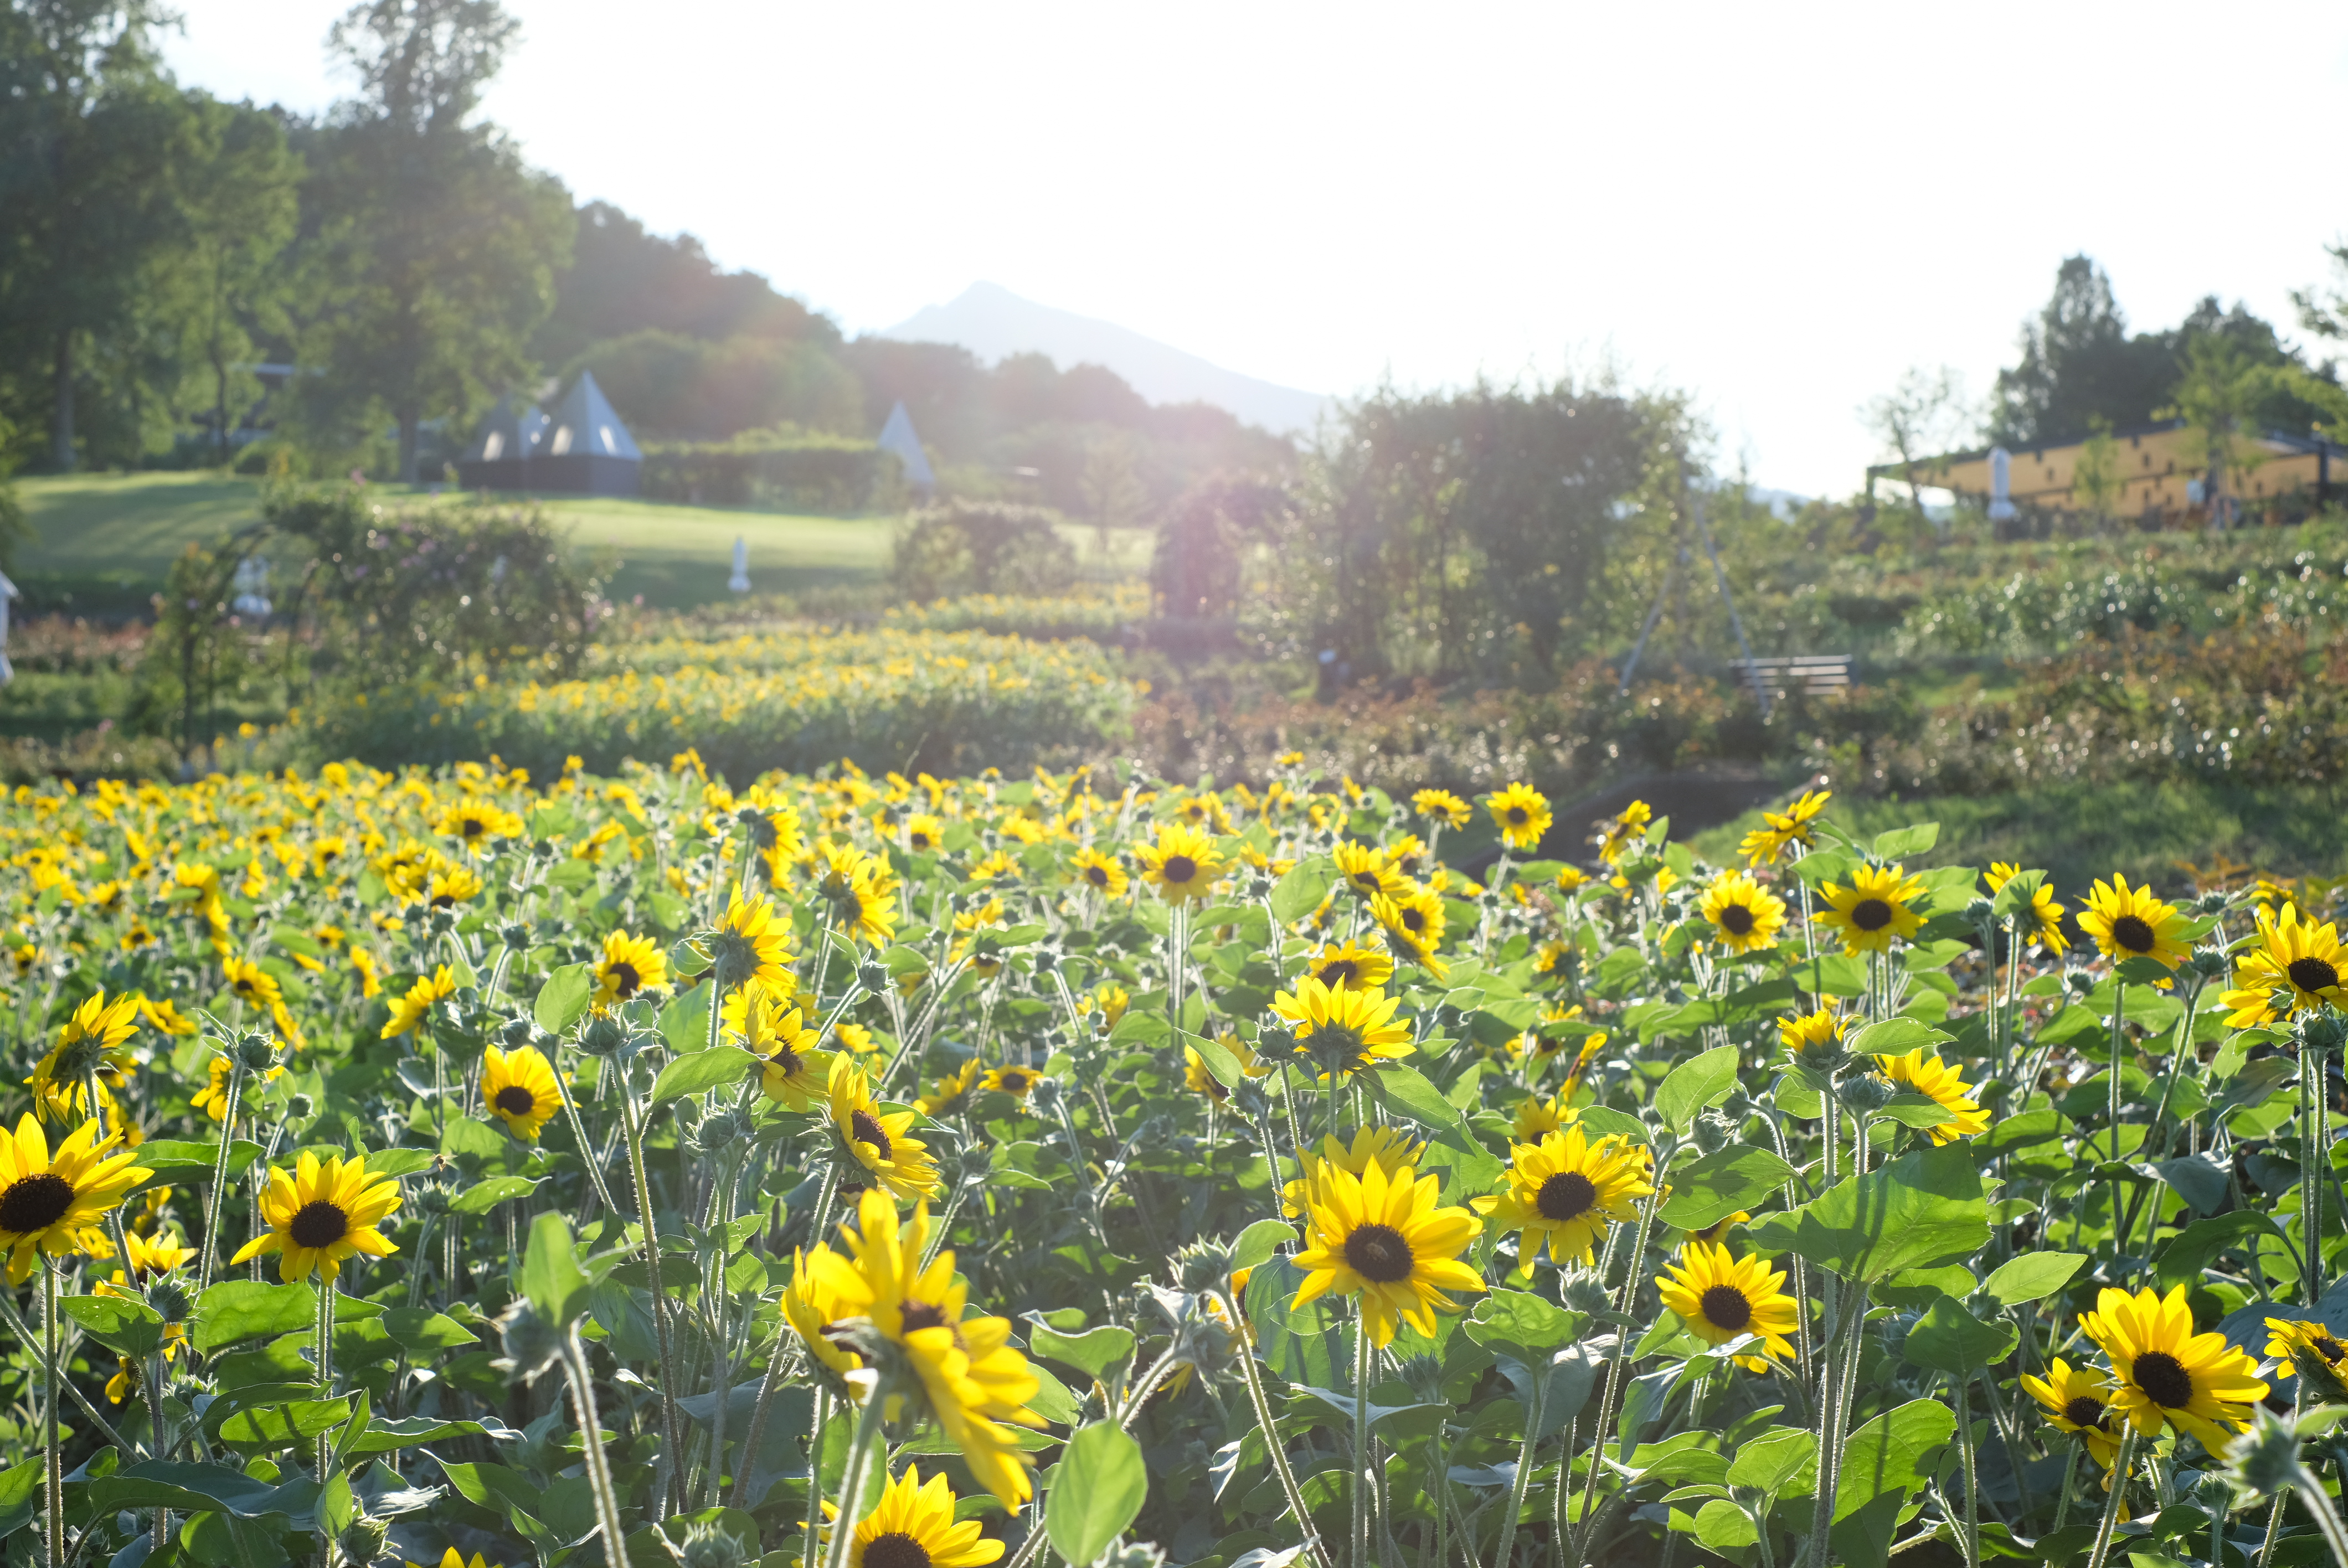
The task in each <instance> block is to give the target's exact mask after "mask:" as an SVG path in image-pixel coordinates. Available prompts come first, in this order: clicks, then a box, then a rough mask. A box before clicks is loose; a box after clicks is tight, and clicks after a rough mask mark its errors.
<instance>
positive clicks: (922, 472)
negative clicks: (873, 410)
mask: <svg viewBox="0 0 2348 1568" xmlns="http://www.w3.org/2000/svg"><path fill="white" fill-rule="evenodd" d="M873 445H874V446H878V447H880V450H881V451H883V452H893V453H895V454H896V455H897V460H898V461H899V462H900V463H902V464H903V465H904V466H905V482H906V483H907V484H909V485H912V486H914V487H917V488H919V489H923V490H927V489H930V488H932V487H934V486H935V485H936V484H937V482H938V477H937V476H936V475H935V474H933V473H932V472H930V460H929V458H927V457H926V456H922V438H921V437H920V436H916V435H914V434H913V416H912V415H910V414H908V413H906V412H905V405H904V401H903V399H899V400H898V403H897V406H896V407H894V408H892V409H891V410H890V411H889V423H887V424H886V425H882V426H880V440H879V441H877V442H875V443H873Z"/></svg>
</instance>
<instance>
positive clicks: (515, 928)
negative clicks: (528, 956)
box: [498, 920, 530, 953]
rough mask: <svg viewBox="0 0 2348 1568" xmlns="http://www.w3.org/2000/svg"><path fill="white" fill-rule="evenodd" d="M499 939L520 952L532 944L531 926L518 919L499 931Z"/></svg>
mask: <svg viewBox="0 0 2348 1568" xmlns="http://www.w3.org/2000/svg"><path fill="white" fill-rule="evenodd" d="M498 940H499V941H500V942H503V943H504V944H505V945H506V946H507V947H509V948H512V949H513V950H514V951H515V952H517V953H519V952H520V951H521V950H522V949H523V948H527V947H529V946H530V927H528V926H525V925H523V924H522V923H521V922H520V921H519V920H516V921H514V922H513V923H512V924H511V925H509V926H506V927H502V928H501V929H500V930H499V932H498Z"/></svg>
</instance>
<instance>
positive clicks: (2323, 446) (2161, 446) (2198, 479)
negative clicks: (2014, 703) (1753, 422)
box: [1867, 419, 2348, 528]
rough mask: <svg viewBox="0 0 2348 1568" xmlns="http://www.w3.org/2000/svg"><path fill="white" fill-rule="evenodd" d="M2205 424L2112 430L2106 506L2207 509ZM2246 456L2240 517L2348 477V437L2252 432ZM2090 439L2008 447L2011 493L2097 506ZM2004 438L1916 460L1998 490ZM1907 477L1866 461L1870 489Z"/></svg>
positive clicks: (2150, 518)
mask: <svg viewBox="0 0 2348 1568" xmlns="http://www.w3.org/2000/svg"><path fill="white" fill-rule="evenodd" d="M2201 446H2202V437H2201V435H2200V433H2199V431H2197V430H2195V429H2193V428H2192V427H2190V426H2188V425H2187V424H2186V423H2185V422H2184V421H2183V420H2181V419H2172V420H2168V421H2167V422H2166V423H2163V424H2159V425H2145V426H2143V427H2142V428H2139V429H2135V430H2125V431H2114V432H2113V433H2112V456H2113V458H2114V464H2113V469H2114V472H2113V480H2114V488H2115V492H2116V493H2115V495H2114V496H2113V497H2112V498H2111V499H2110V500H2109V501H2108V502H2107V503H2106V505H2105V507H2103V510H2104V511H2105V512H2106V514H2107V515H2108V516H2110V517H2113V518H2121V519H2126V520H2131V521H2137V522H2139V523H2140V524H2141V525H2142V526H2144V527H2147V528H2164V527H2167V528H2175V527H2184V526H2191V525H2194V524H2198V523H2202V522H2206V521H2208V520H2209V497H2208V495H2207V494H2206V489H2207V483H2208V478H2209V468H2208V464H2207V462H2206V460H2205V459H2204V457H2203V456H2202V452H2201ZM2241 446H2242V450H2241V452H2240V461H2239V462H2238V463H2237V465H2236V466H2235V467H2234V470H2233V471H2232V472H2230V473H2229V474H2228V475H2227V477H2226V482H2225V493H2226V495H2228V496H2229V497H2231V498H2232V499H2233V501H2234V510H2235V512H2236V514H2237V516H2238V518H2240V520H2243V521H2251V520H2257V519H2258V518H2259V515H2260V513H2262V512H2266V511H2269V510H2275V509H2280V508H2281V504H2283V503H2286V502H2295V503H2297V504H2298V505H2300V506H2304V505H2306V504H2308V503H2311V502H2312V503H2313V504H2315V505H2319V506H2320V505H2322V503H2323V502H2325V501H2327V500H2329V499H2332V498H2333V495H2334V493H2335V492H2334V488H2333V487H2334V486H2335V485H2336V484H2337V483H2340V482H2342V481H2348V463H2343V460H2348V447H2342V446H2335V445H2333V443H2331V442H2329V441H2324V440H2321V439H2318V438H2316V437H2313V436H2284V435H2280V434H2269V435H2265V436H2253V437H2250V438H2247V439H2245V440H2244V441H2243V442H2242V444H2241ZM2086 449H2087V444H2086V442H2085V441H2073V442H2069V443H2067V444H2065V445H2063V446H2034V447H2023V448H2019V449H2016V450H2013V451H2011V452H2009V453H2007V455H2006V456H2007V498H2008V499H2009V500H2011V501H2012V502H2013V505H2014V506H2015V507H2017V508H2018V509H2020V510H2021V511H2023V512H2025V513H2029V512H2037V513H2042V514H2043V513H2065V514H2072V515H2078V514H2084V513H2086V512H2087V511H2089V510H2090V509H2091V508H2090V507H2088V506H2087V505H2086V503H2085V501H2084V500H2082V499H2080V498H2079V497H2075V495H2074V494H2073V493H2072V492H2073V487H2074V486H2075V483H2076V481H2077V478H2078V472H2079V460H2080V456H2081V455H2082V454H2083V453H2085V451H2086ZM1996 450H1997V448H1994V447H1992V448H1989V449H1988V450H1985V451H1980V452H1960V453H1952V454H1950V455H1948V456H1940V457H1931V458H1927V459H1925V460H1923V461H1922V462H1920V463H1918V464H1917V465H1916V478H1917V481H1918V482H1919V483H1920V484H1923V485H1928V486H1932V487H1939V488H1942V489H1947V490H1951V491H1953V492H1954V493H1956V494H1957V495H1959V496H1961V497H1965V498H1966V499H1968V500H1979V501H1988V500H1990V499H1991V498H1992V497H1993V481H1992V477H1991V471H1992V465H1993V456H1994V454H1995V452H1996ZM1907 477H1908V471H1907V469H1906V468H1905V467H1904V466H1902V465H1900V464H1898V463H1886V464H1882V465H1879V466H1876V467H1873V468H1869V470H1868V471H1867V478H1868V488H1869V491H1870V492H1871V491H1872V490H1873V489H1874V487H1875V481H1876V480H1878V479H1900V480H1905V479H1906V478H1907Z"/></svg>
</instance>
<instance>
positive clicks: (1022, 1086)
mask: <svg viewBox="0 0 2348 1568" xmlns="http://www.w3.org/2000/svg"><path fill="white" fill-rule="evenodd" d="M1028 1082H1029V1080H1028V1077H1027V1075H1026V1074H1025V1073H1024V1072H1020V1071H1016V1070H1014V1071H1010V1072H1006V1073H1004V1075H1003V1087H1004V1088H1005V1089H1007V1090H1009V1091H1011V1092H1012V1093H1014V1094H1024V1093H1025V1092H1026V1091H1027V1085H1028Z"/></svg>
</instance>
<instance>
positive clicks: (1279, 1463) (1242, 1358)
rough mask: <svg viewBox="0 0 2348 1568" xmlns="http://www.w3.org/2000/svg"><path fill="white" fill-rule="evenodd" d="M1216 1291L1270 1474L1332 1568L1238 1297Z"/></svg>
mask: <svg viewBox="0 0 2348 1568" xmlns="http://www.w3.org/2000/svg"><path fill="white" fill-rule="evenodd" d="M1216 1294H1217V1295H1219V1296H1221V1297H1222V1298H1223V1308H1224V1310H1225V1311H1227V1312H1229V1313H1230V1314H1231V1321H1232V1322H1233V1323H1234V1324H1237V1325H1239V1326H1240V1333H1241V1336H1242V1340H1241V1345H1240V1354H1239V1357H1238V1360H1239V1364H1240V1375H1241V1377H1242V1378H1244V1379H1245V1380H1246V1382H1247V1391H1248V1401H1249V1402H1250V1403H1251V1404H1252V1405H1253V1406H1254V1407H1255V1419H1256V1425H1257V1426H1259V1427H1261V1428H1262V1430H1263V1447H1264V1452H1265V1453H1266V1455H1268V1456H1269V1457H1270V1458H1271V1460H1272V1473H1273V1474H1275V1475H1277V1476H1278V1477H1279V1478H1280V1490H1281V1492H1282V1495H1283V1496H1284V1497H1286V1498H1287V1500H1288V1516H1289V1518H1291V1519H1292V1520H1294V1521H1295V1522H1296V1527H1297V1528H1298V1529H1299V1530H1301V1531H1303V1532H1304V1549H1305V1551H1306V1552H1308V1553H1311V1554H1312V1557H1313V1563H1315V1564H1316V1565H1317V1568H1336V1565H1335V1564H1334V1563H1331V1562H1330V1561H1329V1549H1328V1547H1327V1546H1325V1545H1323V1543H1322V1541H1321V1532H1319V1531H1318V1530H1315V1529H1314V1528H1313V1511H1312V1510H1311V1509H1308V1508H1306V1507H1305V1506H1304V1493H1303V1491H1300V1490H1299V1489H1298V1487H1297V1484H1296V1472H1295V1471H1293V1470H1291V1469H1290V1468H1289V1464H1288V1450H1287V1449H1286V1448H1284V1447H1282V1441H1281V1436H1280V1428H1279V1427H1278V1426H1277V1425H1276V1424H1274V1422H1273V1420H1272V1405H1271V1402H1270V1401H1269V1400H1267V1399H1265V1398H1264V1393H1263V1378H1262V1377H1261V1376H1259V1375H1258V1374H1257V1372H1256V1369H1255V1352H1254V1351H1252V1350H1251V1349H1249V1348H1248V1347H1247V1345H1246V1343H1245V1340H1244V1336H1245V1335H1246V1332H1247V1327H1246V1325H1247V1319H1246V1318H1245V1317H1241V1315H1240V1304H1239V1299H1238V1297H1236V1296H1233V1295H1232V1294H1231V1283H1230V1282H1229V1281H1228V1280H1226V1281H1225V1282H1224V1283H1223V1284H1222V1285H1221V1286H1220V1287H1219V1288H1218V1289H1217V1291H1216ZM1446 1490H1448V1489H1446Z"/></svg>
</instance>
